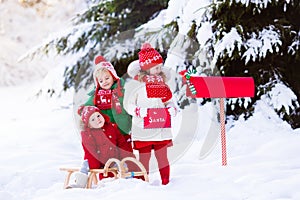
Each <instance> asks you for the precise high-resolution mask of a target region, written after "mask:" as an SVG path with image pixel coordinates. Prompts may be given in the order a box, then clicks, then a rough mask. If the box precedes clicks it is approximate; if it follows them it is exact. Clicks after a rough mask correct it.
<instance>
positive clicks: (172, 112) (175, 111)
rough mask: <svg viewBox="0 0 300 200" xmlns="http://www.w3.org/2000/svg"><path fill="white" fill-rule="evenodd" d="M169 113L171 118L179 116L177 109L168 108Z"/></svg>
mask: <svg viewBox="0 0 300 200" xmlns="http://www.w3.org/2000/svg"><path fill="white" fill-rule="evenodd" d="M168 111H169V113H170V115H171V117H175V116H176V114H177V110H176V108H174V107H169V108H168Z"/></svg>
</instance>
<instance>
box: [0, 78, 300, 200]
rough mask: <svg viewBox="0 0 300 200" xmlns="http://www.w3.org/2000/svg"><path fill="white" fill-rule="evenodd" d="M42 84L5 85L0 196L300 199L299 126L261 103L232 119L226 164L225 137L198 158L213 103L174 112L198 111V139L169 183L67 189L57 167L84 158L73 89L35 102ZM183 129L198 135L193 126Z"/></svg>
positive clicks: (32, 199)
mask: <svg viewBox="0 0 300 200" xmlns="http://www.w3.org/2000/svg"><path fill="white" fill-rule="evenodd" d="M40 84H41V83H40V82H38V81H37V82H35V83H31V84H26V85H23V86H14V87H4V88H3V87H2V88H0V96H1V97H2V98H1V104H0V110H1V115H0V121H1V126H0V137H1V139H0V148H1V149H0V157H1V165H0V199H5V200H21V199H22V200H46V199H47V200H52V199H60V200H64V199H65V200H67V199H72V200H74V199H99V198H100V199H119V198H120V199H123V200H125V199H128V200H131V199H166V198H167V199H184V198H185V199H255V200H257V199H299V198H300V192H299V186H300V181H299V180H300V157H299V151H300V145H299V141H300V130H299V129H296V130H292V129H291V128H290V127H289V126H288V125H287V124H286V123H285V122H283V121H281V120H280V119H279V118H278V117H277V116H276V114H275V113H273V112H272V110H271V109H269V108H268V107H267V106H266V105H265V104H264V103H263V102H259V103H258V105H257V106H256V111H255V114H254V116H253V117H251V118H250V119H249V120H247V121H244V120H243V119H240V120H238V121H236V122H232V121H231V120H228V123H227V124H226V129H227V156H228V157H227V161H228V165H227V166H222V165H221V144H220V141H218V143H217V145H216V147H215V148H214V150H213V151H212V152H211V154H209V155H208V156H207V157H206V158H205V159H202V160H200V159H199V152H200V149H201V146H202V144H203V140H204V138H205V134H206V131H204V130H207V128H208V126H210V123H209V118H210V117H209V116H210V115H211V112H210V111H209V110H210V109H211V108H210V107H211V106H210V105H209V104H208V105H206V106H203V107H199V109H198V111H197V110H196V111H195V110H194V111H193V109H187V110H185V111H182V112H181V114H179V115H178V117H177V120H178V119H179V121H181V120H182V119H180V117H181V115H182V114H183V113H185V116H193V114H195V113H193V112H197V113H198V116H199V117H198V121H197V129H196V130H197V132H196V133H195V135H194V137H193V139H192V140H193V144H192V145H191V146H189V147H188V148H186V151H184V152H182V154H180V156H178V159H176V160H175V161H174V162H172V165H171V182H170V184H169V185H167V186H161V185H160V178H159V174H158V173H157V172H156V171H152V172H151V174H150V182H149V183H147V182H142V181H141V180H136V179H121V180H114V181H113V180H110V179H109V180H106V181H104V182H103V183H101V184H100V185H99V187H96V186H95V187H94V189H91V190H86V189H71V190H64V189H63V182H64V178H65V175H66V173H65V172H62V171H60V170H59V167H61V166H79V165H80V164H81V161H82V155H83V154H82V149H81V144H80V138H79V134H78V130H77V129H76V123H75V121H74V114H75V113H74V111H73V108H72V105H71V104H70V102H72V101H73V100H72V98H73V94H72V92H69V93H68V94H65V95H64V96H62V98H60V99H55V98H54V99H47V98H44V97H42V98H39V99H36V98H35V97H34V94H35V93H34V91H36V89H37V88H39V85H40ZM180 126H181V128H180V130H186V134H187V135H193V133H192V134H191V133H190V132H189V131H190V130H192V129H191V127H190V126H191V124H190V123H185V124H181V125H180ZM176 129H177V130H178V128H176ZM175 131H176V130H175ZM177 135H179V134H177ZM175 139H176V138H175ZM175 145H181V143H180V141H177V143H175ZM172 148H173V147H172Z"/></svg>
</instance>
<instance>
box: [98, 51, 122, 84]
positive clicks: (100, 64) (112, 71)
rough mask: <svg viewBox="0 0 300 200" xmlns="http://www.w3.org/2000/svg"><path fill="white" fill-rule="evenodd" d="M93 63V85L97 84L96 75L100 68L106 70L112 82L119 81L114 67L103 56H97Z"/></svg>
mask: <svg viewBox="0 0 300 200" xmlns="http://www.w3.org/2000/svg"><path fill="white" fill-rule="evenodd" d="M94 63H95V69H94V72H93V78H94V82H95V85H97V84H98V81H97V77H96V75H97V73H98V70H99V69H101V68H106V69H107V70H108V71H109V73H110V74H111V75H112V77H113V78H114V80H119V79H120V77H119V76H118V74H117V72H116V70H115V68H114V66H113V65H112V64H111V63H110V62H108V61H107V60H106V59H105V58H104V57H103V56H97V57H96V58H95V60H94Z"/></svg>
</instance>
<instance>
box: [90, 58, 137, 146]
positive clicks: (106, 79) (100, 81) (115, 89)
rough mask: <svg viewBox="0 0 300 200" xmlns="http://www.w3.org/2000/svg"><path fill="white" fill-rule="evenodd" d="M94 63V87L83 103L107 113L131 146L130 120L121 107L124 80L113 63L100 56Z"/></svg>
mask: <svg viewBox="0 0 300 200" xmlns="http://www.w3.org/2000/svg"><path fill="white" fill-rule="evenodd" d="M95 64H96V66H95V69H94V72H93V78H94V83H95V89H94V90H93V91H91V92H90V93H89V95H90V97H89V99H88V100H87V102H86V103H85V104H84V105H85V106H96V107H98V108H99V109H100V110H101V112H102V113H103V114H106V115H108V116H109V118H110V121H111V122H112V123H116V124H117V126H118V128H119V130H120V132H121V134H122V135H123V136H124V137H125V140H126V141H127V142H128V143H129V144H128V145H130V146H131V139H130V134H129V133H130V130H131V121H132V120H131V116H130V115H129V114H128V113H127V112H126V111H125V110H124V108H123V94H124V84H125V80H124V79H122V78H120V77H119V76H118V75H117V73H116V70H115V69H114V67H113V65H112V64H111V63H110V62H107V61H106V60H105V59H104V58H103V57H102V56H97V57H96V58H95Z"/></svg>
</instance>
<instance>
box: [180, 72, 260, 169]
mask: <svg viewBox="0 0 300 200" xmlns="http://www.w3.org/2000/svg"><path fill="white" fill-rule="evenodd" d="M180 74H181V75H183V79H184V81H186V82H187V84H188V87H187V90H186V95H187V96H189V97H194V98H220V122H221V143H222V165H227V156H226V135H225V110H224V98H238V97H253V96H254V93H255V87H254V80H253V78H252V77H221V76H210V77H202V76H192V75H191V73H188V72H187V71H183V72H181V73H180Z"/></svg>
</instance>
